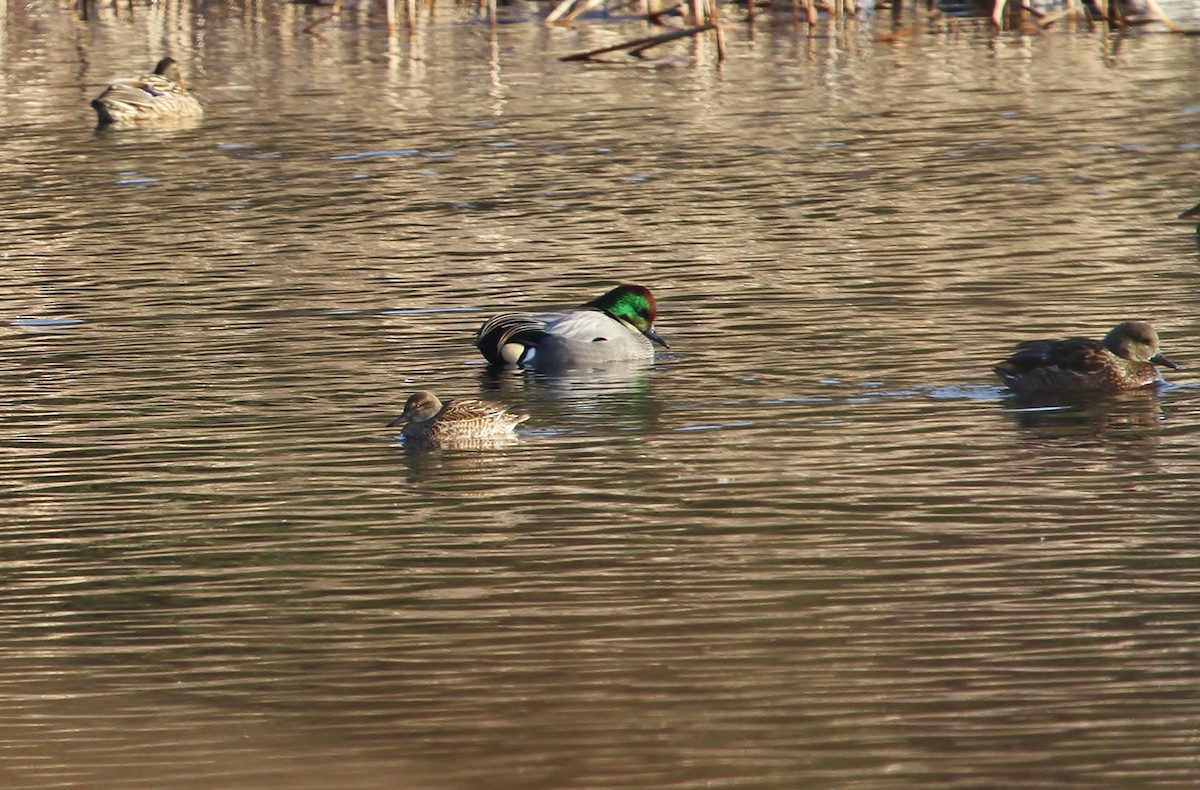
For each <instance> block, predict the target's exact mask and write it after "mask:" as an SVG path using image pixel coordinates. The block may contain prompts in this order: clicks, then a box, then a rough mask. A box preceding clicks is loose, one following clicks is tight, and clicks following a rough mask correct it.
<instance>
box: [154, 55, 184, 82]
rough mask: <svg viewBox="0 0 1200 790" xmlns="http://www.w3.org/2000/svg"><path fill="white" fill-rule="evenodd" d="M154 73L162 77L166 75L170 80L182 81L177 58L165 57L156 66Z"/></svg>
mask: <svg viewBox="0 0 1200 790" xmlns="http://www.w3.org/2000/svg"><path fill="white" fill-rule="evenodd" d="M154 73H155V74H157V75H158V76H160V77H166V78H167V79H169V80H174V81H175V82H180V81H181V80H180V79H179V64H178V63H176V62H175V58H172V57H165V58H163V59H162V60H160V61H159V62H158V65H156V66H155V67H154Z"/></svg>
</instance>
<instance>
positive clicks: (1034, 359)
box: [993, 321, 1179, 397]
mask: <svg viewBox="0 0 1200 790" xmlns="http://www.w3.org/2000/svg"><path fill="white" fill-rule="evenodd" d="M1155 365H1165V366H1166V367H1169V368H1173V369H1175V368H1178V367H1179V366H1178V365H1176V364H1175V363H1174V362H1172V361H1171V360H1169V359H1167V358H1166V357H1164V356H1163V355H1162V354H1161V353H1160V352H1159V350H1158V333H1157V332H1155V331H1154V327H1153V326H1151V325H1150V324H1149V323H1147V322H1145V321H1125V322H1123V323H1120V324H1117V325H1116V326H1115V327H1113V328H1112V330H1111V331H1110V332H1109V333H1108V334H1107V335H1105V336H1104V339H1103V340H1092V339H1090V338H1086V337H1072V338H1067V339H1066V340H1028V341H1025V342H1023V343H1019V344H1017V350H1016V352H1015V353H1013V355H1012V356H1010V357H1008V359H1005V360H1004V361H1003V362H1001V363H1000V364H998V365H996V367H995V368H993V370H995V371H996V375H997V376H999V377H1000V378H1001V379H1002V380H1003V381H1004V383H1005V384H1007V385H1008V386H1009V387H1010V388H1011V389H1012V391H1013V392H1015V393H1016V394H1018V395H1025V396H1035V395H1049V396H1059V397H1064V396H1065V397H1070V396H1089V395H1090V396H1101V395H1113V394H1115V393H1118V392H1124V391H1126V390H1132V389H1137V388H1138V387H1144V386H1146V385H1148V384H1156V383H1158V382H1161V381H1162V375H1161V374H1160V373H1159V372H1158V368H1156V367H1155Z"/></svg>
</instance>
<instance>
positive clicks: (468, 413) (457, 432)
mask: <svg viewBox="0 0 1200 790" xmlns="http://www.w3.org/2000/svg"><path fill="white" fill-rule="evenodd" d="M528 419H529V415H528V414H511V413H509V411H508V407H506V406H499V405H497V404H494V403H486V402H484V401H481V400H476V399H474V398H459V399H455V400H449V401H446V402H445V403H442V401H441V400H439V399H438V396H437V395H434V394H433V393H432V392H430V391H429V390H420V391H418V392H414V393H413V394H412V396H410V397H409V399H408V402H407V403H405V404H404V411H403V412H402V413H401V414H400V416H399V417H397V418H396V419H394V420H392V421H391V422H389V423H388V427H389V428H393V427H395V426H397V425H401V424H403V425H404V427H403V428H402V429H401V431H400V437H401V438H402V439H404V441H405V442H406V443H412V444H416V445H423V446H431V447H453V446H477V445H486V444H487V443H489V442H495V441H497V440H505V439H514V438H515V436H514V434H513V429H514V428H516V427H517V426H518V425H520V424H521V423H523V422H525V421H526V420H528Z"/></svg>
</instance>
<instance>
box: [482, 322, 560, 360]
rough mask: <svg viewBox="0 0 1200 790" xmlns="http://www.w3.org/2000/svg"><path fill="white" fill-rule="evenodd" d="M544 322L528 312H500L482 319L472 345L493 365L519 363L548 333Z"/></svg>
mask: <svg viewBox="0 0 1200 790" xmlns="http://www.w3.org/2000/svg"><path fill="white" fill-rule="evenodd" d="M543 326H544V323H543V322H542V321H539V320H538V319H536V318H534V317H533V316H531V315H529V314H527V313H501V314H500V315H496V316H492V317H491V318H489V319H488V320H486V321H484V322H483V326H481V327H479V332H478V333H477V334H476V335H475V346H476V347H477V348H478V349H479V350H480V352H482V353H483V356H484V357H486V358H487V361H488V362H490V363H492V364H493V365H499V366H504V365H520V364H522V363H523V362H525V361H526V360H527V359H528V358H529V357H530V356H531V354H530V352H531V351H532V350H533V349H536V348H537V345H538V343H540V342H542V340H544V339H545V338H546V337H547V333H546V331H545V330H544V329H543V328H542V327H543Z"/></svg>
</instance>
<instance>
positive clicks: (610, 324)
mask: <svg viewBox="0 0 1200 790" xmlns="http://www.w3.org/2000/svg"><path fill="white" fill-rule="evenodd" d="M656 318H657V305H656V303H655V301H654V294H652V293H650V289H649V288H646V287H645V286H643V285H618V286H617V287H616V288H613V289H612V290H611V291H609V292H608V293H606V294H604V295H603V296H599V297H597V298H595V299H593V300H592V301H590V302H588V303H586V304H584V305H582V306H580V307H578V308H576V309H574V310H567V311H565V312H557V313H501V314H500V315H496V316H492V317H491V318H489V319H488V320H487V321H485V322H484V323H483V326H481V327H480V328H479V332H478V333H477V334H476V335H475V346H476V347H477V348H478V349H479V350H480V352H482V353H483V356H484V357H486V358H487V360H488V362H490V363H492V364H493V365H497V366H500V367H504V366H514V367H521V368H526V369H528V370H537V371H542V372H553V371H558V370H571V369H579V368H588V367H594V366H596V365H602V364H604V363H607V362H618V361H622V360H649V359H653V358H654V345H653V344H654V343H657V344H658V345H660V346H662V347H663V348H669V347H670V346H669V345H668V344H667V341H666V340H664V339H663V337H662V335H660V334H658V332H656V331H655V329H654V321H655V319H656Z"/></svg>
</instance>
